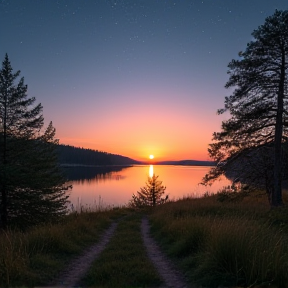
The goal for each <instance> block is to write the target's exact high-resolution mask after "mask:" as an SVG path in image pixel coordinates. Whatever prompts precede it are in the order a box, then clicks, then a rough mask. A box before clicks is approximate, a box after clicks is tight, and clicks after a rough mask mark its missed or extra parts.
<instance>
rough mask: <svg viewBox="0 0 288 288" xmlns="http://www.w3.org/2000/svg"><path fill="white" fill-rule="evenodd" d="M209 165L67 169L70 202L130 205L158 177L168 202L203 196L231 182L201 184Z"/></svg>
mask: <svg viewBox="0 0 288 288" xmlns="http://www.w3.org/2000/svg"><path fill="white" fill-rule="evenodd" d="M209 169H210V167H207V166H171V165H167V166H165V165H139V166H132V167H118V166H108V167H84V166H83V167H81V166H77V167H69V168H68V167H66V168H65V171H66V173H67V178H68V179H69V183H71V184H72V185H73V189H72V191H71V192H70V201H71V203H72V204H73V206H74V208H76V209H79V207H80V206H84V207H86V208H91V209H95V208H98V207H101V208H103V207H107V206H110V207H111V206H112V207H113V206H122V205H125V204H127V203H128V202H129V200H130V199H131V197H132V194H133V193H135V194H136V193H137V191H139V189H140V187H143V186H145V182H146V181H147V178H148V176H151V175H153V173H154V174H155V175H159V178H158V179H159V180H160V181H162V182H163V183H162V184H163V185H164V186H166V191H165V192H166V193H165V194H166V195H167V194H168V195H169V199H171V200H177V199H180V198H183V197H187V196H190V197H201V196H203V195H204V193H206V192H208V193H215V192H217V191H218V190H219V189H221V188H222V187H223V186H225V185H229V184H230V181H229V180H227V179H226V178H222V179H221V180H220V181H219V180H217V181H216V182H215V183H213V185H212V186H208V187H205V186H203V185H199V183H200V182H201V179H202V178H203V177H204V175H205V174H206V173H207V172H208V171H209Z"/></svg>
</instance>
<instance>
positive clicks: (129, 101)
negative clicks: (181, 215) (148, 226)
mask: <svg viewBox="0 0 288 288" xmlns="http://www.w3.org/2000/svg"><path fill="white" fill-rule="evenodd" d="M275 9H279V10H286V9H288V1H287V0H241V1H239V0H237V1H236V0H203V1H201V0H174V1H172V0H114V1H110V0H85V1H80V0H49V1H48V0H0V57H1V61H3V60H4V56H5V53H8V56H9V59H10V61H11V64H12V67H13V68H14V70H15V71H16V70H21V76H24V78H25V83H26V84H27V85H28V95H29V96H30V97H32V96H34V97H36V101H37V103H39V102H40V103H42V105H43V107H44V118H45V124H46V125H48V123H49V122H50V121H53V125H54V126H55V127H56V131H57V138H59V139H60V143H62V144H69V145H74V146H77V147H84V148H91V149H97V150H100V151H106V152H110V153H116V154H121V155H125V156H128V157H131V158H134V159H137V160H143V159H147V158H148V156H149V155H150V154H154V156H155V160H156V159H157V160H181V159H195V160H209V156H208V153H207V148H208V144H209V143H211V138H212V133H213V132H214V131H219V130H220V127H221V121H222V120H224V119H228V117H229V115H221V116H219V115H217V114H216V111H217V109H218V108H222V107H223V105H224V97H225V96H227V95H230V93H231V91H228V90H226V89H225V88H224V85H225V83H226V82H227V80H228V76H227V65H228V63H229V62H230V61H231V60H232V59H237V57H238V52H239V51H241V50H244V49H245V47H246V44H247V43H248V42H249V41H251V40H252V36H251V33H252V31H253V30H254V29H256V28H257V27H258V26H259V25H261V24H263V23H264V20H265V18H266V17H267V16H269V15H272V14H273V13H274V11H275Z"/></svg>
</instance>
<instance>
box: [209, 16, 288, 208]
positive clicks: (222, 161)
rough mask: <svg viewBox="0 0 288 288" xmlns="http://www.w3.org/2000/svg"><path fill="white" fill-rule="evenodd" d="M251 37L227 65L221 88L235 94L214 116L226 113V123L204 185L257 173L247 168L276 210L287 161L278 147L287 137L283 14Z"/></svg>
mask: <svg viewBox="0 0 288 288" xmlns="http://www.w3.org/2000/svg"><path fill="white" fill-rule="evenodd" d="M252 36H253V38H254V39H253V41H251V42H250V43H248V44H247V48H246V50H245V51H244V52H240V53H239V56H240V59H239V60H232V61H231V62H230V63H229V65H228V67H229V70H228V74H229V76H230V78H229V81H228V82H227V83H226V88H234V92H233V94H232V95H231V96H227V97H226V98H225V107H224V108H223V109H219V110H218V113H219V114H222V113H224V112H226V111H228V112H229V113H230V115H231V118H230V119H229V120H226V121H223V122H222V131H221V132H215V133H214V134H213V140H214V143H212V144H210V148H209V149H208V151H209V154H210V156H211V157H212V158H213V159H214V160H215V161H216V162H217V166H216V167H215V168H212V169H211V171H210V173H209V174H208V175H206V177H205V179H204V182H205V183H208V182H209V181H212V180H213V179H215V178H217V177H218V176H219V175H221V174H223V173H225V172H227V171H229V170H231V169H232V170H233V171H234V172H233V173H234V176H236V177H239V178H241V177H243V176H241V174H242V172H244V174H245V173H246V175H247V171H256V170H255V169H254V170H251V169H249V170H246V169H247V165H249V162H251V165H253V166H255V165H256V166H258V168H257V169H258V170H259V171H260V170H263V171H261V172H263V173H264V174H265V176H264V178H265V177H266V178H267V184H268V185H269V187H266V190H267V191H268V195H269V201H270V204H271V206H281V205H282V188H281V185H282V176H283V174H284V172H283V169H284V167H285V165H284V162H285V159H284V158H285V157H287V154H286V153H284V152H283V146H284V144H285V143H286V142H287V137H288V122H287V118H288V111H287V109H288V93H287V92H288V75H287V68H288V11H277V10H276V12H275V13H274V15H272V16H271V17H268V18H266V20H265V23H264V24H263V25H262V26H260V27H258V29H257V30H255V31H254V32H253V33H252ZM252 162H253V163H252ZM237 163H238V164H239V163H241V165H240V166H239V165H237ZM234 168H237V169H234ZM240 170H241V171H240ZM245 170H246V171H245ZM255 178H256V177H255ZM265 181H266V180H265ZM255 184H256V183H255Z"/></svg>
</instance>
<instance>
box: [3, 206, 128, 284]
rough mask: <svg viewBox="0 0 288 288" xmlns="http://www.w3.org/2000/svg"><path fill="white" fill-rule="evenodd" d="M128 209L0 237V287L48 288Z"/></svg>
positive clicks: (70, 217) (73, 216)
mask: <svg viewBox="0 0 288 288" xmlns="http://www.w3.org/2000/svg"><path fill="white" fill-rule="evenodd" d="M123 213H124V214H125V213H127V211H126V210H125V209H122V210H119V211H115V210H114V211H112V210H111V211H102V212H90V213H73V214H70V215H68V216H67V217H65V218H64V219H63V221H62V222H61V223H58V224H53V225H52V224H51V225H45V226H41V227H34V228H33V229H31V230H30V231H26V232H25V233H24V232H19V231H18V232H17V231H7V232H5V233H2V235H0V286H1V287H2V286H23V285H24V286H35V285H45V284H47V283H49V282H50V281H51V279H53V278H54V277H55V275H57V273H59V271H60V270H62V269H63V267H64V265H65V264H66V263H67V261H69V260H70V259H71V258H72V257H74V256H75V255H77V254H79V253H80V252H81V251H82V250H83V249H84V248H85V247H87V246H89V245H91V244H92V243H95V242H96V241H97V239H98V237H99V236H100V234H101V233H102V231H103V229H104V228H106V227H108V225H109V223H110V222H111V220H112V219H113V218H117V217H119V216H121V215H123Z"/></svg>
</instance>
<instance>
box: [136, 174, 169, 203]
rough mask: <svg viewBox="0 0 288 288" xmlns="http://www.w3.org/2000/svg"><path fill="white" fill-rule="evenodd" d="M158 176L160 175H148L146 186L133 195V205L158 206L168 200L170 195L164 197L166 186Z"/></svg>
mask: <svg viewBox="0 0 288 288" xmlns="http://www.w3.org/2000/svg"><path fill="white" fill-rule="evenodd" d="M158 177H159V176H155V175H153V176H152V177H148V180H147V182H146V186H144V187H142V188H140V191H137V195H135V194H133V195H132V200H131V201H130V205H131V206H134V207H142V206H156V205H159V204H163V203H165V202H166V201H167V200H168V195H167V196H166V197H165V198H162V196H164V193H165V190H166V187H165V186H163V185H162V181H160V180H158Z"/></svg>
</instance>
